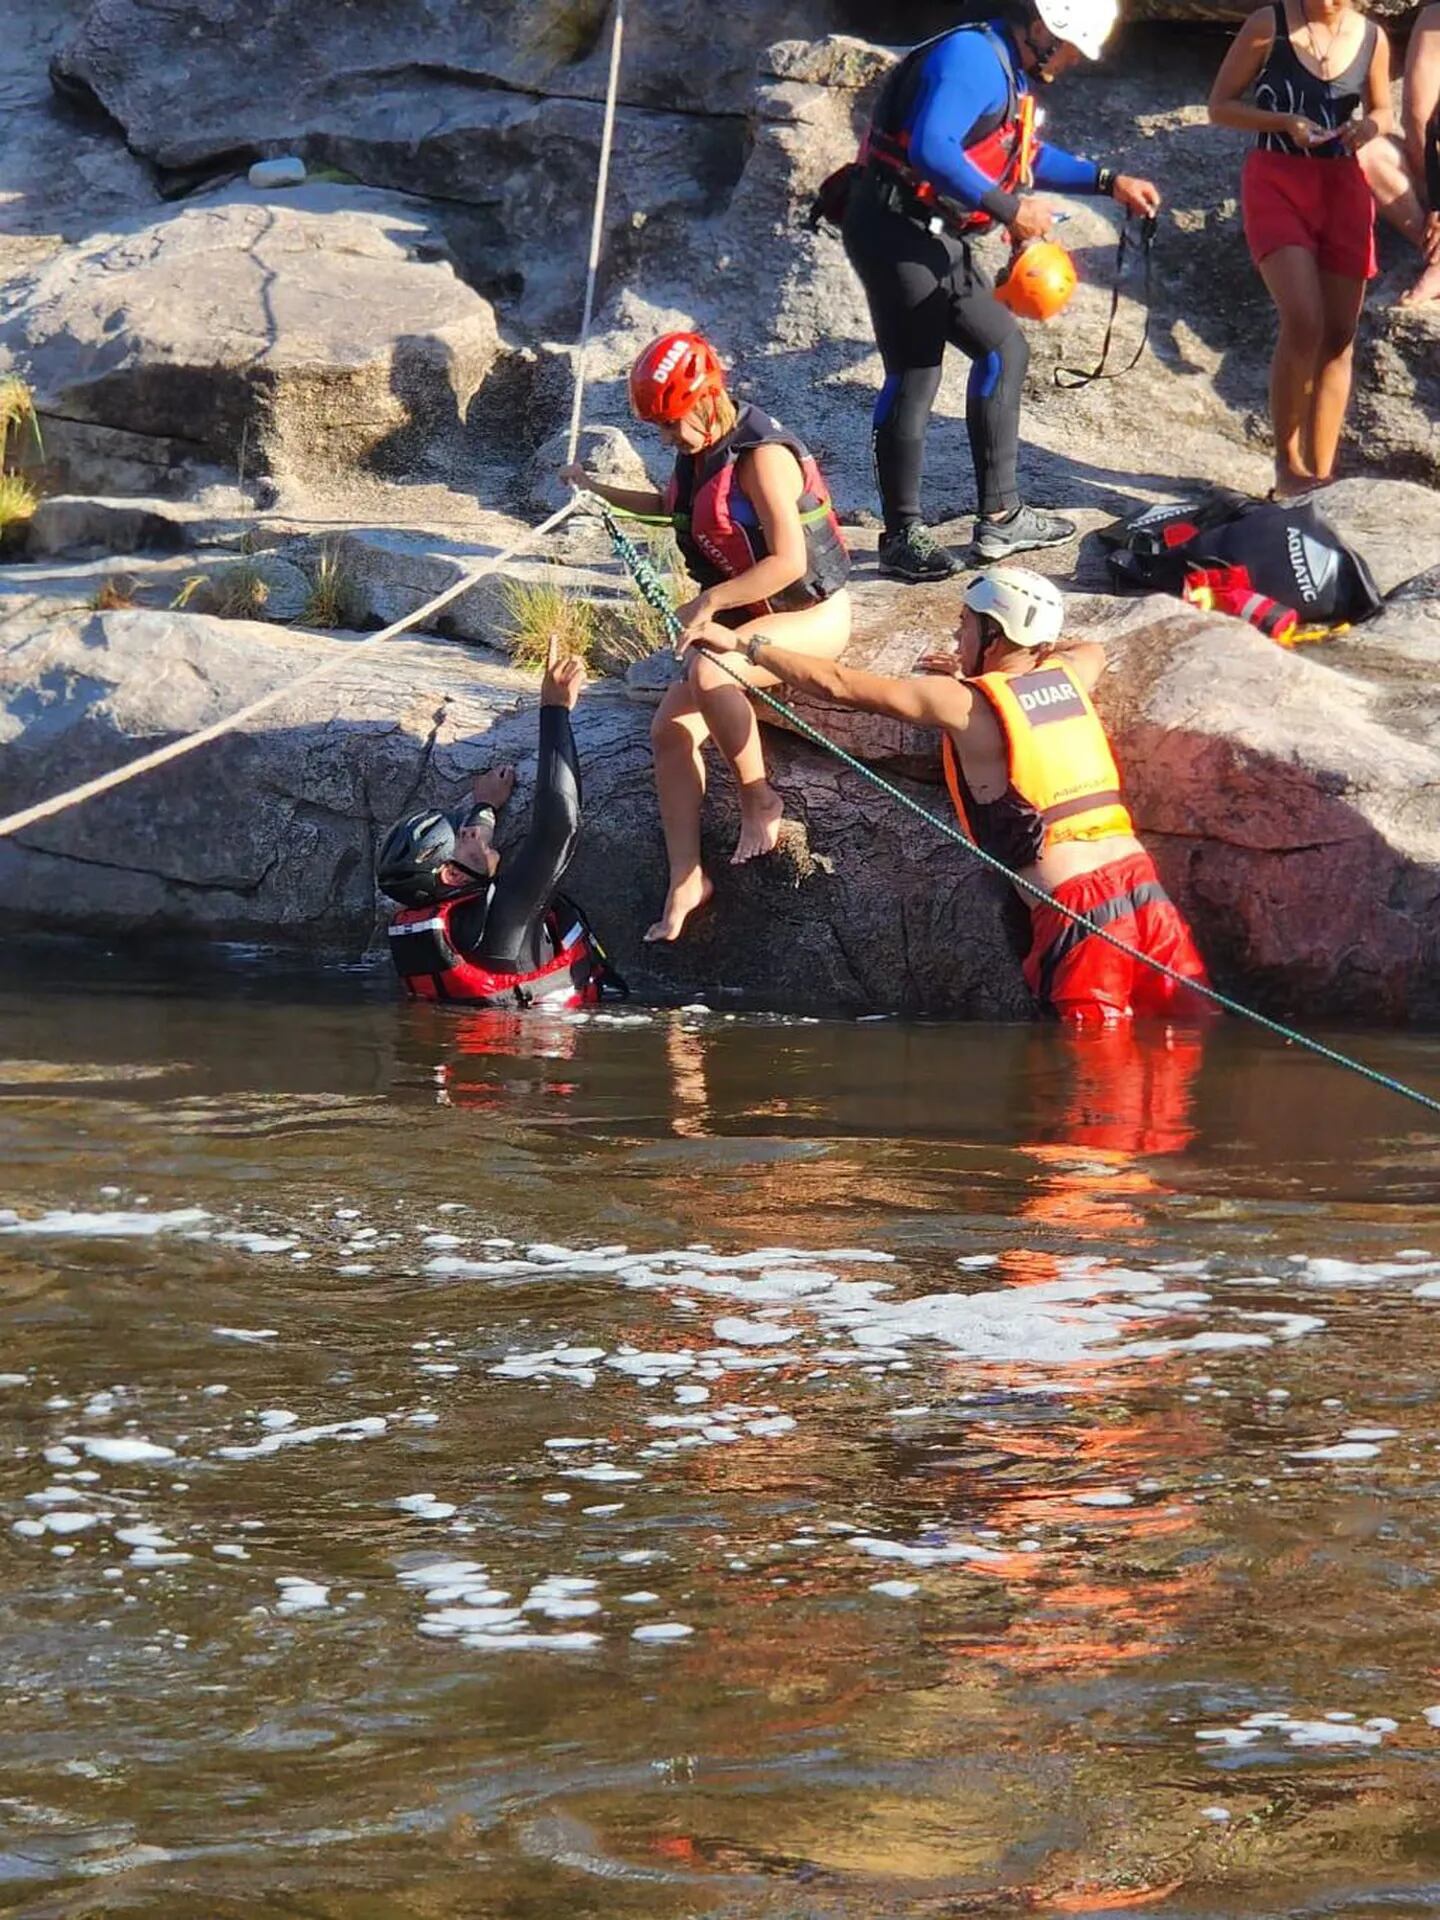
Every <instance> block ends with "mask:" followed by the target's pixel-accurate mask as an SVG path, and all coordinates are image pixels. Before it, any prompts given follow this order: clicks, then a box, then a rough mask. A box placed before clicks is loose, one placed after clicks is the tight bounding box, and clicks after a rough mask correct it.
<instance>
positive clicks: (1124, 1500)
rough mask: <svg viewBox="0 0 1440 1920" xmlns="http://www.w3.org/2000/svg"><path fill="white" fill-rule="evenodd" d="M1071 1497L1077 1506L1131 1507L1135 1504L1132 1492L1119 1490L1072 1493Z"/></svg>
mask: <svg viewBox="0 0 1440 1920" xmlns="http://www.w3.org/2000/svg"><path fill="white" fill-rule="evenodd" d="M1071 1498H1072V1499H1073V1500H1074V1502H1075V1505H1076V1506H1077V1507H1133V1506H1134V1504H1135V1496H1134V1494H1133V1493H1121V1492H1119V1491H1116V1492H1114V1493H1076V1494H1072V1495H1071Z"/></svg>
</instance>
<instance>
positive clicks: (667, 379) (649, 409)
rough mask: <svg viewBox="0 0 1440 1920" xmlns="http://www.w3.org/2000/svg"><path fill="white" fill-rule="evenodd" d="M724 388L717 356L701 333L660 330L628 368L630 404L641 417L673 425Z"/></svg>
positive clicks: (722, 370)
mask: <svg viewBox="0 0 1440 1920" xmlns="http://www.w3.org/2000/svg"><path fill="white" fill-rule="evenodd" d="M724 391H725V371H724V369H723V367H722V366H721V365H720V356H719V354H718V353H716V351H715V349H714V347H712V346H711V344H710V342H709V341H708V340H707V339H706V338H705V336H704V334H701V333H662V334H661V335H660V338H659V339H658V340H652V341H651V342H650V344H649V346H648V347H646V348H645V349H644V351H643V352H642V353H641V354H640V355H639V357H638V358H637V359H636V362H635V364H634V366H633V367H632V368H631V369H630V405H631V406H632V407H633V408H634V410H635V413H636V414H637V416H638V417H639V418H640V419H641V420H650V421H653V422H659V423H664V424H666V425H673V424H674V423H675V422H676V421H677V420H683V419H684V418H685V416H686V414H687V413H689V411H690V409H691V408H692V407H693V406H694V405H695V404H696V402H697V401H699V400H704V399H707V398H708V397H709V396H710V395H712V394H717V393H723V392H724Z"/></svg>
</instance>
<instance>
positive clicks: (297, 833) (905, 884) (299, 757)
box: [0, 583, 1026, 1018]
mask: <svg viewBox="0 0 1440 1920" xmlns="http://www.w3.org/2000/svg"><path fill="white" fill-rule="evenodd" d="M7 584H9V583H7ZM4 606H5V602H4V601H3V600H0V620H3V619H4ZM5 634H6V643H7V644H6V646H5V647H4V649H3V650H0V748H3V751H0V809H9V808H10V807H13V806H16V805H19V804H22V803H23V802H24V801H26V800H29V799H32V798H34V797H36V796H37V795H40V794H43V793H48V792H55V791H58V790H60V789H61V788H64V787H68V786H70V785H72V784H74V783H75V782H77V781H79V780H82V779H84V778H86V777H88V776H90V775H93V774H94V773H96V772H99V771H101V770H103V769H105V768H108V767H110V766H113V765H116V764H118V763H120V762H122V761H124V760H126V759H129V758H132V757H133V756H134V754H135V753H136V751H137V749H138V748H139V747H140V745H141V744H142V743H143V744H144V745H145V746H147V747H149V746H154V745H156V744H158V743H159V742H160V741H161V740H164V739H170V738H174V737H176V736H177V735H179V734H182V733H185V732H188V731H191V730H193V729H196V728H199V727H202V726H205V725H207V724H208V723H209V722H211V721H212V720H215V719H217V718H219V717H221V716H222V715H224V714H226V713H229V712H233V711H235V710H236V709H238V708H239V707H241V706H243V705H244V704H246V703H247V702H248V701H250V700H253V699H255V698H256V697H257V696H258V695H260V694H262V693H264V692H267V691H269V690H270V689H271V688H274V687H280V686H285V685H287V684H288V683H290V682H292V681H294V680H295V679H297V678H298V676H299V675H300V674H302V673H304V672H305V671H307V670H308V669H310V668H312V667H314V666H315V665H317V664H319V663H320V662H321V661H322V660H327V659H328V660H335V661H337V663H338V664H337V670H336V671H335V672H334V673H333V674H332V675H330V676H329V677H327V678H326V679H325V680H323V681H322V682H320V683H319V684H317V685H315V686H314V687H308V688H301V689H299V690H297V692H296V693H295V694H294V696H293V697H292V698H291V699H289V700H287V701H286V702H285V703H284V704H283V705H281V706H280V707H278V708H277V709H275V710H273V711H271V712H270V713H268V714H266V715H264V716H262V717H261V719H260V720H258V721H257V722H256V723H255V724H254V726H253V728H251V729H248V730H246V731H245V732H243V733H240V734H237V735H235V736H233V737H229V738H226V739H222V740H220V741H218V742H216V743H214V744H213V745H212V746H210V747H207V748H206V749H204V750H203V751H202V752H201V753H198V754H196V755H194V756H192V757H188V758H185V759H182V760H180V761H178V762H176V763H174V764H173V765H172V766H170V767H167V768H164V769H162V770H161V771H160V772H159V773H157V774H155V775H153V776H150V777H147V778H145V779H142V780H140V781H137V782H136V783H135V784H134V785H133V786H130V787H125V788H122V789H120V790H119V791H117V792H116V793H114V794H111V795H107V796H105V797H104V798H102V799H101V800H98V801H96V802H94V803H92V805H91V807H90V808H87V809H86V810H85V811H83V812H80V813H76V814H71V815H67V816H63V817H61V818H59V819H57V820H55V821H53V822H47V823H45V824H44V825H42V826H40V827H37V828H36V829H34V830H33V831H32V832H30V833H26V834H24V835H23V836H21V838H20V839H19V840H14V839H11V840H6V841H0V886H3V887H4V888H5V890H6V899H7V902H8V906H9V910H10V911H11V913H12V916H13V917H12V926H17V925H19V924H21V923H22V922H23V923H28V924H30V925H40V926H50V927H62V926H63V927H68V928H70V929H72V930H76V931H89V932H92V933H97V934H115V933H120V932H123V931H130V932H136V931H141V930H143V931H145V932H146V933H147V934H149V935H151V936H154V935H156V934H159V933H160V932H161V931H163V930H167V929H168V930H172V931H178V932H182V933H188V934H192V935H197V936H205V937H210V938H223V937H231V938H245V939H251V940H255V939H260V940H275V941H281V942H290V943H294V944H298V945H308V946H312V947H320V946H323V945H327V944H335V943H342V942H343V943H345V944H347V945H349V946H350V947H352V948H358V947H363V946H365V945H367V944H368V943H369V941H370V940H371V937H372V935H373V934H374V933H375V931H376V929H377V925H378V923H379V919H380V917H381V914H382V911H383V910H382V908H381V907H380V906H379V905H377V901H376V897H375V894H374V888H373V849H374V846H375V844H376V840H377V837H378V835H379V834H380V833H381V832H382V831H383V829H384V828H385V827H386V826H387V825H388V824H389V823H390V822H391V820H392V819H394V818H395V817H396V816H397V815H399V814H401V813H403V812H404V811H406V810H407V809H408V808H411V807H414V806H418V805H424V804H426V803H427V802H429V801H431V800H434V799H436V798H439V797H442V796H443V797H444V798H445V799H446V801H447V803H448V802H449V801H451V800H453V797H454V795H455V793H456V792H457V791H458V790H459V789H461V788H462V787H463V785H464V784H465V783H466V781H467V780H468V777H469V775H470V774H471V773H472V772H474V771H476V770H478V769H479V768H482V767H485V766H489V765H492V764H495V763H497V762H501V761H513V762H515V763H517V764H518V765H519V767H520V776H521V789H520V798H519V801H518V802H517V805H516V808H515V809H514V812H515V815H516V816H517V817H515V818H513V819H512V818H510V817H509V816H507V817H506V819H505V821H504V827H503V833H502V846H503V845H513V844H514V841H515V838H516V836H517V835H519V834H521V833H523V829H524V817H523V809H524V795H525V792H526V790H527V788H528V785H529V783H530V781H531V780H533V775H534V754H535V738H536V724H535V682H534V680H533V678H531V677H529V676H526V675H522V674H519V673H517V672H516V671H514V670H513V669H511V668H509V667H506V666H504V665H500V664H495V663H488V664H482V663H480V662H478V661H477V660H476V659H475V658H474V657H471V656H467V655H466V654H465V653H463V652H461V651H460V650H458V649H456V648H453V647H446V646H444V645H436V644H433V643H426V642H420V641H414V640H405V641H400V642H396V643H394V644H387V646H386V647H384V648H381V649H379V650H378V651H376V652H373V653H367V654H363V655H362V654H358V653H356V652H355V651H354V642H353V641H351V642H346V641H337V640H322V639H319V638H317V637H315V636H312V635H308V634H289V633H283V632H281V631H279V630H278V629H276V628H274V627H271V626H266V625H262V624H245V623H239V622H229V621H216V620H212V619H206V618H203V617H201V616H197V615H191V614H185V613H169V614H159V613H135V612H131V613H108V614H99V613H95V614H87V613H70V614H66V615H62V616H59V617H57V616H56V615H55V613H54V612H53V611H51V612H50V613H49V615H48V617H41V616H40V615H39V614H28V615H12V617H11V618H10V620H9V621H8V622H7V623H6V624H5ZM649 724H650V715H649V712H648V710H646V709H643V708H639V707H636V706H635V705H633V704H632V703H630V702H629V701H627V700H626V699H625V698H624V696H623V694H621V693H619V691H618V690H616V691H614V692H611V691H608V690H604V689H602V690H599V691H597V692H593V693H591V694H589V695H587V696H586V698H585V700H584V701H583V702H582V704H581V707H580V710H579V714H578V718H577V733H578V737H579V741H580V748H581V756H582V760H583V762H584V767H585V783H586V822H587V824H586V831H585V836H584V842H583V845H582V848H581V852H580V855H579V857H578V859H577V862H576V865H575V867H574V869H573V871H572V875H571V878H570V881H569V884H570V885H572V886H573V889H574V891H575V894H576V896H577V897H578V898H580V899H582V900H584V901H585V903H586V905H587V907H588V908H589V910H590V912H591V913H592V915H593V916H594V918H595V920H596V923H597V926H598V927H599V929H600V931H601V933H602V936H603V937H604V939H605V942H606V945H607V947H608V948H609V949H610V950H611V952H612V953H613V954H614V956H615V958H616V961H617V963H618V964H619V965H620V967H621V969H622V970H623V971H624V972H625V973H626V975H627V976H628V977H629V978H630V979H631V981H632V984H633V985H634V986H636V987H637V988H639V989H641V990H642V991H645V992H647V993H651V994H657V995H660V996H662V997H664V996H668V997H672V998H679V999H684V1000H689V999H693V998H695V997H696V996H697V995H701V994H705V995H707V996H708V995H714V994H718V993H729V994H732V995H733V994H737V993H740V994H745V995H748V996H751V997H755V998H759V999H761V1000H763V1001H764V1002H765V1003H767V1004H771V1005H777V1004H778V1005H786V1004H788V1005H794V1006H809V1007H820V1006H836V1005H850V1006H856V1007H865V1006H874V1005H883V1006H895V1005H904V1006H912V1007H917V1008H918V1007H933V1008H936V1009H938V1010H944V1011H951V1012H970V1013H973V1014H976V1015H977V1016H983V1017H987V1018H1005V1017H1015V1016H1017V1015H1020V1014H1022V1013H1023V1011H1024V1008H1025V1005H1026V996H1025V993H1024V988H1023V985H1022V983H1021V981H1020V978H1019V972H1018V968H1017V966H1016V963H1015V961H1014V959H1013V957H1012V955H1011V952H1010V947H1009V940H1008V933H1007V927H1008V922H1009V915H1010V907H1009V904H1008V903H1007V901H1006V899H1005V895H1004V890H1003V889H1002V888H999V887H997V886H995V885H993V884H992V883H991V882H990V881H989V880H988V879H986V878H985V877H984V876H983V875H980V874H979V873H977V872H976V871H974V870H973V869H972V868H967V866H966V865H965V863H963V862H956V861H954V860H952V859H951V858H950V856H949V854H948V853H947V852H946V850H945V849H944V848H943V847H937V846H936V845H935V844H934V842H933V841H932V840H931V839H929V838H928V837H927V836H926V835H925V833H924V832H923V830H919V829H917V827H916V826H915V825H914V824H913V823H911V822H910V821H908V820H907V819H906V817H905V816H904V815H902V814H899V813H897V812H896V811H895V810H894V809H893V808H892V807H890V806H889V805H887V804H885V803H883V802H878V801H877V800H876V798H875V797H874V796H872V795H871V794H870V793H869V792H868V791H867V790H866V789H865V788H864V787H863V786H860V785H857V784H854V783H852V781H851V780H850V778H849V777H848V776H843V775H841V776H837V773H836V770H835V769H834V767H833V765H832V764H830V763H829V762H827V761H825V760H823V759H821V758H820V757H819V756H817V755H815V754H814V753H813V752H812V751H811V750H810V749H808V748H803V747H802V748H797V749H796V750H794V752H793V753H792V752H789V751H787V750H786V749H785V748H783V747H782V748H781V750H780V754H779V756H778V757H779V763H780V764H779V774H780V777H781V779H782V781H783V784H784V786H785V791H786V794H787V798H788V800H789V803H790V807H791V810H792V814H793V816H794V819H795V822H796V824H795V825H794V826H793V827H792V828H791V829H790V830H789V833H788V836H787V839H786V843H785V846H784V848H783V850H782V852H781V854H780V855H779V856H777V857H776V858H775V859H774V860H772V861H769V862H767V863H765V864H764V866H763V867H750V868H746V869H744V870H736V869H731V868H730V867H728V866H727V865H726V863H725V862H726V856H727V855H728V852H729V849H730V845H731V844H732V842H733V839H734V835H735V831H736V828H737V824H738V822H737V818H736V815H735V814H734V812H733V810H732V807H731V803H730V796H729V793H728V791H727V789H726V787H725V786H724V785H723V784H721V783H717V785H718V788H719V790H718V792H717V795H716V797H715V801H714V804H713V807H712V810H711V812H710V814H709V816H708V818H707V831H706V849H707V857H708V858H709V860H710V862H711V865H712V867H713V870H714V873H715V876H716V881H717V888H718V898H717V903H716V907H715V908H714V909H713V910H712V911H711V912H710V913H708V914H707V915H706V916H705V917H704V921H703V924H701V925H699V926H698V927H697V930H696V934H695V937H694V938H693V939H691V940H688V941H686V942H685V943H684V944H683V946H681V947H678V948H675V949H665V950H657V949H655V948H647V947H645V946H643V945H642V943H641V940H640V934H641V933H642V931H643V929H644V927H645V926H646V925H647V924H648V923H649V921H650V920H651V919H652V918H653V917H654V914H655V911H656V909H657V907H658V905H659V902H660V900H661V899H662V898H663V895H664V884H665V866H664V856H663V844H662V841H661V837H660V831H659V825H658V822H657V820H656V817H655V810H654V798H653V792H652V788H651V782H650V751H649V737H648V736H649ZM227 792H243V793H244V795H245V796H246V803H245V805H244V806H243V807H228V806H227V807H217V805H216V794H217V793H227ZM97 847H102V848H103V858H101V859H98V860H97V859H96V858H95V853H96V849H97Z"/></svg>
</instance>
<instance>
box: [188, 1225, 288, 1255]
mask: <svg viewBox="0 0 1440 1920" xmlns="http://www.w3.org/2000/svg"><path fill="white" fill-rule="evenodd" d="M210 1237H211V1238H212V1239H213V1240H217V1241H220V1242H222V1243H224V1244H225V1245H227V1246H232V1247H240V1248H241V1249H242V1250H243V1251H244V1252H246V1253H291V1252H293V1251H294V1249H295V1248H296V1247H298V1246H299V1244H300V1242H299V1241H298V1240H296V1239H294V1238H290V1239H281V1238H279V1237H277V1236H276V1235H275V1234H270V1233H246V1232H242V1231H240V1230H239V1229H236V1230H233V1231H231V1232H229V1233H216V1234H212V1235H211V1236H210Z"/></svg>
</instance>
